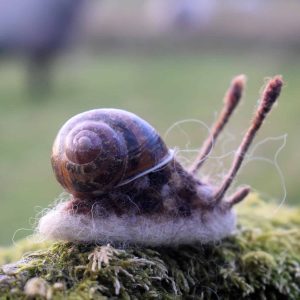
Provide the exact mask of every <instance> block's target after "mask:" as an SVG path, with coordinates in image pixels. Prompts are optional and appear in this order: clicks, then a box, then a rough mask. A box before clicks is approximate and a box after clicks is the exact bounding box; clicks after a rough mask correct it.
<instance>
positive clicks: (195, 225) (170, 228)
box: [38, 203, 236, 246]
mask: <svg viewBox="0 0 300 300" xmlns="http://www.w3.org/2000/svg"><path fill="white" fill-rule="evenodd" d="M64 207H65V203H60V204H58V205H57V206H56V207H55V208H53V209H52V210H50V211H49V212H48V213H47V214H46V215H44V216H43V217H42V218H41V219H40V221H39V224H38V231H39V233H40V234H42V235H43V236H44V237H45V238H47V239H54V240H66V241H77V242H122V243H138V244H144V245H151V246H156V245H179V244H190V243H194V242H200V243H208V242H214V241H218V240H220V239H222V238H224V237H226V236H228V235H230V234H231V233H232V232H233V231H234V229H235V225H236V215H235V213H234V212H233V211H232V210H231V211H228V212H225V213H224V212H220V211H219V210H213V211H211V212H207V213H206V214H205V216H203V214H202V213H201V212H200V211H199V212H198V211H197V212H194V213H193V214H192V216H190V217H178V218H176V219H175V218H173V219H171V218H165V217H160V218H159V217H156V218H154V217H145V216H123V217H118V216H116V215H111V216H110V217H106V218H100V217H98V218H92V217H91V216H89V215H83V214H72V213H70V212H67V211H66V210H65V209H64Z"/></svg>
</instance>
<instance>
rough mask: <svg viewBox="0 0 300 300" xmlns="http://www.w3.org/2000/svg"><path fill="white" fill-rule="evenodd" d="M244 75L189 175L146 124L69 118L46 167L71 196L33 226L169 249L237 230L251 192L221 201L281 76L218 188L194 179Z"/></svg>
mask: <svg viewBox="0 0 300 300" xmlns="http://www.w3.org/2000/svg"><path fill="white" fill-rule="evenodd" d="M244 85H245V77H244V76H243V75H240V76H237V77H236V78H234V79H233V81H232V84H231V86H230V88H229V90H228V91H227V94H226V96H225V101H224V108H223V110H222V112H221V114H220V116H219V117H218V119H217V121H216V123H215V124H214V125H213V126H212V129H211V132H210V135H209V137H208V138H207V140H206V141H205V142H204V144H203V147H202V148H201V150H200V152H199V155H198V157H197V158H196V160H195V162H194V164H193V165H192V166H191V168H190V169H189V170H187V169H185V168H183V167H182V166H181V164H180V163H179V162H178V161H177V160H176V158H175V156H174V152H173V151H172V150H169V149H168V148H167V146H166V144H165V143H164V141H163V140H162V138H161V137H160V136H159V134H158V133H157V132H156V130H155V129H154V128H153V127H152V126H151V125H149V124H148V123H147V122H146V121H144V120H143V119H141V118H139V117H138V116H136V115H134V114H132V113H129V112H127V111H123V110H119V109H95V110H91V111H87V112H84V113H81V114H79V115H77V116H74V117H73V118H71V119H70V120H69V121H67V122H66V124H65V125H64V126H63V127H62V128H61V130H60V131H59V133H58V135H57V137H56V140H55V142H54V146H53V153H52V159H51V161H52V166H53V170H54V173H55V175H56V178H57V180H58V181H59V182H60V184H61V185H62V186H63V187H64V189H65V190H66V191H67V192H69V193H70V198H69V200H68V201H67V202H63V203H60V204H58V205H57V206H56V207H54V208H53V209H52V210H50V211H49V212H48V213H47V214H46V215H44V216H43V217H42V218H41V219H40V222H39V226H38V230H39V232H40V233H41V234H43V235H44V236H46V237H47V238H52V239H62V240H68V241H81V242H124V243H141V244H147V245H170V244H184V243H194V242H201V243H207V242H212V241H217V240H219V239H222V238H224V237H226V236H228V235H230V234H231V233H232V232H234V230H235V228H236V215H235V212H234V210H233V206H234V205H235V204H236V203H238V202H240V201H242V200H243V199H244V198H245V197H246V196H247V195H248V193H249V192H250V188H249V187H242V188H240V189H239V190H238V191H237V192H236V193H234V194H233V195H231V196H229V197H228V196H226V195H225V194H226V192H227V190H228V188H229V187H230V185H231V183H232V181H233V179H234V177H235V176H236V174H237V172H238V170H239V168H240V166H241V164H242V161H243V158H244V156H245V154H246V152H247V150H248V149H249V147H250V144H251V142H252V140H253V138H254V137H255V134H256V132H257V131H258V130H259V128H260V126H261V125H262V123H263V121H264V118H265V117H266V115H267V113H268V112H269V111H270V110H271V107H272V105H273V103H274V102H275V101H276V99H277V98H278V96H279V94H280V91H281V87H282V79H281V77H280V76H276V77H274V78H273V79H271V80H269V82H268V83H267V85H266V87H265V90H264V91H263V93H262V96H261V101H260V103H259V106H258V108H257V111H256V114H255V116H254V118H253V120H252V122H251V125H250V127H249V129H248V131H247V132H246V134H245V136H244V138H243V140H242V142H241V144H240V146H239V148H238V150H237V152H236V155H235V159H234V161H233V164H232V167H231V168H230V170H229V171H228V174H227V175H226V176H225V178H224V180H223V182H222V183H221V185H220V186H219V187H215V186H212V185H210V184H209V183H206V182H204V181H203V180H201V179H199V178H198V176H197V173H198V171H199V169H200V167H201V166H202V164H203V163H204V162H205V160H206V158H207V155H208V153H209V152H210V150H211V149H212V147H213V144H214V143H215V141H216V139H217V137H218V135H219V133H220V132H221V131H222V129H223V127H224V126H225V124H226V123H227V121H228V119H229V118H230V116H231V114H232V113H233V111H234V109H235V107H236V106H237V104H238V102H239V100H240V98H241V96H242V92H243V89H244Z"/></svg>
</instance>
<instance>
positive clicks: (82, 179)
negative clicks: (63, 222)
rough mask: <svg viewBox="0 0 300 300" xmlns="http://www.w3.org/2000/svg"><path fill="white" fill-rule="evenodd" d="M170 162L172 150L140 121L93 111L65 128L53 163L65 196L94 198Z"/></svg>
mask: <svg viewBox="0 0 300 300" xmlns="http://www.w3.org/2000/svg"><path fill="white" fill-rule="evenodd" d="M172 158H173V152H172V151H171V150H169V149H168V148H167V146H166V145H165V143H164V142H163V140H162V139H161V137H160V136H159V134H158V133H157V132H156V130H155V129H154V128H153V127H152V126H151V125H150V124H148V123H147V122H146V121H144V120H143V119H141V118H139V117H138V116H136V115H134V114H132V113H130V112H127V111H124V110H119V109H95V110H90V111H87V112H84V113H81V114H78V115H76V116H74V117H72V118H71V119H70V120H69V121H67V122H66V123H65V125H63V127H62V128H61V130H60V131H59V133H58V135H57V137H56V139H55V142H54V145H53V152H52V157H51V162H52V167H53V170H54V173H55V176H56V178H57V180H58V181H59V182H60V184H61V185H62V186H63V187H64V188H65V189H66V190H67V191H68V192H70V193H71V194H73V195H82V194H93V195H97V194H101V193H103V192H105V191H107V190H110V189H112V188H114V187H118V186H121V185H125V184H127V183H129V182H131V181H133V180H134V179H136V178H138V177H141V176H143V175H145V174H148V173H150V172H153V171H155V170H157V169H158V168H160V167H162V166H164V165H166V164H167V163H168V162H169V161H171V160H172Z"/></svg>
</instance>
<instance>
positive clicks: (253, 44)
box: [0, 1, 300, 245]
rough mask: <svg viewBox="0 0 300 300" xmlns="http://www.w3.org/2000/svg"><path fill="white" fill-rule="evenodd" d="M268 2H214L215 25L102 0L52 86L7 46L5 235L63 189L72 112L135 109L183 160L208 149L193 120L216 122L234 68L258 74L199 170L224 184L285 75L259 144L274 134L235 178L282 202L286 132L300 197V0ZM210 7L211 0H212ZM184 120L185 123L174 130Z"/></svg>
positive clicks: (2, 151) (294, 200)
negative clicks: (266, 88)
mask: <svg viewBox="0 0 300 300" xmlns="http://www.w3.org/2000/svg"><path fill="white" fill-rule="evenodd" d="M156 2H157V3H160V4H161V3H162V1H160V2H159V1H156ZM164 2H165V5H166V3H167V2H168V1H164ZM179 2H180V1H178V3H179ZM190 2H191V1H190ZM200 2H201V1H200ZM202 2H203V3H205V2H206V1H202ZM267 2H268V1H262V3H263V5H262V4H259V3H258V2H255V3H256V4H255V6H253V5H252V6H249V7H250V8H249V7H246V8H239V7H237V5H238V4H237V3H238V2H237V1H228V7H227V6H224V5H222V4H221V2H220V1H215V2H214V3H215V6H213V7H210V8H209V9H210V10H209V13H206V15H205V11H204V16H206V17H208V16H210V18H208V20H206V21H205V24H204V23H201V22H195V21H193V22H190V21H189V19H187V20H188V22H187V21H186V19H184V22H182V19H180V18H179V21H178V19H176V18H175V17H176V16H175V17H174V16H172V18H173V19H172V18H171V17H170V16H169V17H167V16H164V15H163V14H162V13H161V14H160V15H159V16H160V20H161V19H163V20H165V19H167V18H169V19H168V23H167V25H166V24H165V23H162V22H158V23H155V22H151V18H150V19H149V18H148V19H147V18H143V17H141V14H142V13H143V14H145V15H146V16H149V14H148V12H149V3H148V2H147V1H142V2H141V3H142V4H139V6H138V7H137V6H136V2H135V1H126V3H127V6H126V9H124V8H125V5H123V6H122V5H121V4H119V5H118V4H117V2H116V1H112V2H110V3H109V2H108V1H103V2H102V3H101V5H100V4H99V3H97V2H95V1H94V2H93V6H92V8H91V7H90V6H89V7H87V8H85V9H84V17H82V19H81V24H82V23H83V24H84V25H83V27H82V28H84V30H81V31H80V35H79V38H78V40H79V41H80V42H77V43H75V44H76V46H75V45H74V44H73V47H70V46H69V48H68V51H65V52H63V53H61V55H60V56H57V57H56V58H55V62H54V63H53V65H52V70H51V78H50V79H51V84H50V88H49V89H48V90H47V91H38V92H36V91H34V90H33V91H32V90H31V89H32V87H29V86H28V84H27V83H28V80H27V78H28V74H27V71H26V56H23V55H22V58H20V56H15V55H13V56H12V55H9V56H3V58H2V59H1V60H0V103H1V107H0V192H1V194H0V195H1V198H0V245H7V244H10V243H11V242H12V240H13V239H15V240H16V239H19V238H21V237H23V236H25V235H28V234H29V233H31V232H32V228H34V224H35V222H36V221H37V219H36V218H37V215H38V213H39V212H41V211H42V209H43V208H46V207H47V206H48V205H49V204H51V203H52V202H53V201H54V199H55V198H56V197H58V195H59V194H60V193H61V192H62V188H61V187H60V186H59V185H58V183H57V182H56V181H55V179H54V176H53V173H52V169H51V165H50V155H51V147H52V143H53V140H54V138H55V135H56V133H57V132H58V130H59V128H60V127H61V126H62V124H63V123H64V122H65V121H66V120H67V119H68V118H70V117H71V116H73V115H74V114H77V113H79V112H82V111H85V110H88V109H92V108H101V107H116V108H123V109H126V110H129V111H132V112H134V113H136V114H138V115H140V116H141V117H143V118H144V119H146V120H147V121H149V122H150V123H151V124H152V125H153V126H154V127H155V128H157V129H158V131H159V132H160V133H161V135H162V136H164V137H165V139H166V142H167V144H168V145H169V146H170V147H173V148H176V149H179V150H183V151H179V153H178V158H179V159H180V160H181V161H183V163H185V164H187V163H188V162H189V161H191V160H192V158H193V155H195V152H194V151H186V150H191V149H196V148H199V147H200V146H201V142H202V141H203V140H204V138H205V137H206V134H207V131H206V129H205V128H204V127H203V126H201V125H200V124H199V123H197V122H195V121H192V119H195V120H201V121H203V122H204V123H206V124H207V125H208V126H210V125H211V124H212V122H213V120H214V118H215V116H216V113H217V112H218V111H220V109H221V107H222V98H223V96H224V93H225V91H226V89H227V88H228V85H229V83H230V81H231V79H232V77H233V76H235V75H237V74H241V73H244V74H246V75H247V77H248V83H247V89H246V93H245V97H244V100H243V102H242V104H241V106H240V107H239V108H238V110H237V113H236V114H235V115H234V117H233V118H232V120H231V121H230V124H229V125H228V128H227V129H226V131H225V132H224V134H223V137H222V138H221V139H220V141H219V144H218V146H217V147H216V148H215V150H214V152H213V153H212V154H211V155H212V156H213V157H212V158H211V160H210V162H209V163H208V164H207V165H205V167H204V168H203V171H202V173H201V176H203V177H208V176H209V177H210V180H211V182H212V183H215V184H217V183H218V182H220V180H221V178H222V176H223V174H224V173H225V172H226V170H227V169H228V167H229V166H230V162H231V161H232V158H233V152H234V150H235V149H236V148H237V146H238V144H239V142H240V140H241V138H242V134H243V133H245V130H246V128H247V126H248V124H249V121H250V118H251V116H252V114H253V111H254V108H255V107H256V104H257V100H258V98H259V92H260V91H261V87H262V86H263V84H264V82H265V78H266V77H268V76H272V75H275V74H282V75H283V78H284V81H285V86H284V89H283V92H282V96H281V97H280V100H279V104H278V107H276V108H275V109H274V111H273V112H272V114H271V115H270V116H269V118H268V119H267V121H266V123H265V125H264V126H263V128H262V129H261V131H260V133H259V134H258V136H257V138H256V140H255V142H254V146H255V144H257V143H259V142H260V141H264V142H263V143H262V144H261V145H259V146H258V147H257V148H254V149H255V151H254V152H253V153H250V155H249V162H248V163H247V164H245V166H244V167H243V168H242V170H241V172H240V173H239V176H238V178H237V181H236V183H235V186H237V185H238V184H242V183H247V184H250V185H251V186H252V187H253V189H254V190H255V191H257V192H259V193H261V194H262V195H263V197H264V199H266V200H268V201H275V202H277V203H278V205H279V203H280V202H281V201H282V200H283V197H284V188H283V186H282V183H283V182H282V180H281V178H280V174H279V173H278V169H277V167H276V165H275V162H274V156H275V154H276V151H277V150H278V149H279V148H280V146H281V145H282V144H283V143H284V135H285V134H288V137H287V142H286V146H285V147H284V148H283V149H282V151H281V152H280V153H279V155H278V158H277V159H278V165H279V167H280V169H281V170H282V174H283V178H284V181H285V185H286V189H287V199H286V203H287V204H289V205H299V194H300V187H299V184H298V178H299V175H300V174H299V160H300V154H299V150H298V149H299V147H300V139H299V130H300V126H299V125H300V121H299V112H300V105H299V101H298V100H299V95H300V84H299V80H300V60H299V54H300V39H299V35H300V18H298V23H297V24H298V27H297V26H296V25H297V24H296V25H295V24H294V20H291V19H292V18H294V17H295V14H297V10H296V9H297V8H300V6H299V5H298V6H297V3H296V2H295V1H288V2H289V3H290V7H289V8H287V7H286V6H282V4H281V2H280V1H279V2H277V1H274V3H273V4H272V5H271V4H270V3H269V2H268V4H266V3H267ZM229 4H230V5H229ZM152 5H153V4H151V7H150V8H151V9H150V11H151V14H150V15H151V16H152V15H153V11H154V12H155V11H156V10H158V11H159V12H165V11H164V10H163V8H162V7H161V6H159V5H158V6H157V7H158V8H155V9H156V10H154V9H153V7H152ZM266 5H269V6H266ZM270 5H271V8H272V10H270ZM201 7H202V8H203V10H204V7H205V4H202V6H201ZM230 7H231V8H232V9H231V10H230V9H229V8H230ZM266 7H267V8H269V9H267V8H266ZM96 8H97V9H98V10H96ZM0 9H1V7H0ZM159 9H160V10H159ZM194 11H197V10H196V8H194ZM200 11H201V13H202V14H203V11H202V10H200ZM214 11H215V13H212V12H214ZM261 11H262V12H261ZM298 11H299V12H300V9H299V10H298ZM91 12H93V13H91ZM95 12H98V13H95ZM192 12H193V10H192ZM257 12H260V16H261V17H260V18H259V17H258V15H259V14H258V13H257ZM165 14H166V12H165ZM230 14H233V15H232V16H231V15H230ZM211 15H212V16H211ZM282 15H284V16H285V18H282ZM87 16H89V17H88V18H87ZM134 17H135V18H134ZM196 17H197V18H200V17H199V15H196V16H193V18H194V19H195V20H198V19H197V18H196ZM185 18H187V17H186V16H185ZM194 19H192V20H194ZM82 20H85V22H83V21H82ZM86 20H88V21H86ZM120 20H121V21H120ZM145 20H148V21H147V22H146V21H145ZM149 20H150V21H149ZM232 20H234V24H232V23H233V22H232ZM266 20H268V22H269V23H268V24H265V22H266ZM260 22H261V23H260ZM278 22H279V23H278ZM153 24H154V25H153ZM228 24H229V25H228ZM262 24H264V25H265V26H262ZM226 25H228V26H227V27H226ZM278 28H279V29H280V30H278ZM275 33H276V34H275ZM287 33H288V34H287ZM24 57H25V59H24ZM29 76H30V75H29ZM182 120H186V122H184V123H183V124H182V125H181V126H174V127H172V130H171V131H169V132H168V134H167V135H166V132H167V131H168V129H169V128H170V127H171V126H172V125H174V124H175V123H176V122H177V121H182ZM189 120H190V121H189ZM267 138H269V139H268V140H266V139H267ZM278 213H280V212H278Z"/></svg>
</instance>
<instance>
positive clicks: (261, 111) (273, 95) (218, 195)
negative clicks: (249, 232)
mask: <svg viewBox="0 0 300 300" xmlns="http://www.w3.org/2000/svg"><path fill="white" fill-rule="evenodd" d="M282 84H283V82H282V78H281V76H279V75H278V76H275V77H274V78H272V79H271V80H270V81H269V82H268V83H267V85H266V87H265V89H264V91H263V93H262V96H261V101H260V104H259V106H258V108H257V110H256V113H255V116H254V118H253V120H252V122H251V125H250V127H249V129H248V131H247V132H246V134H245V136H244V138H243V140H242V142H241V144H240V146H239V148H238V150H237V152H236V155H235V158H234V161H233V163H232V166H231V169H230V170H229V172H228V174H227V175H226V177H225V179H224V181H223V182H222V184H221V186H220V187H219V188H218V189H217V190H216V192H215V196H214V200H215V201H216V202H219V201H221V200H222V198H223V197H224V195H225V193H226V191H227V190H228V188H229V187H230V185H231V183H232V181H233V179H234V177H235V176H236V174H237V172H238V170H239V169H240V167H241V165H242V162H243V160H244V158H245V154H246V152H247V151H248V149H249V147H250V145H251V143H252V141H253V139H254V137H255V135H256V133H257V131H258V130H259V128H260V127H261V125H262V124H263V121H264V119H265V118H266V116H267V114H268V113H269V111H270V110H271V108H272V106H273V104H274V103H275V101H276V100H277V98H278V97H279V95H280V92H281V87H282ZM242 194H246V193H242ZM232 201H233V202H239V201H241V197H237V198H236V199H235V198H233V200H232Z"/></svg>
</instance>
